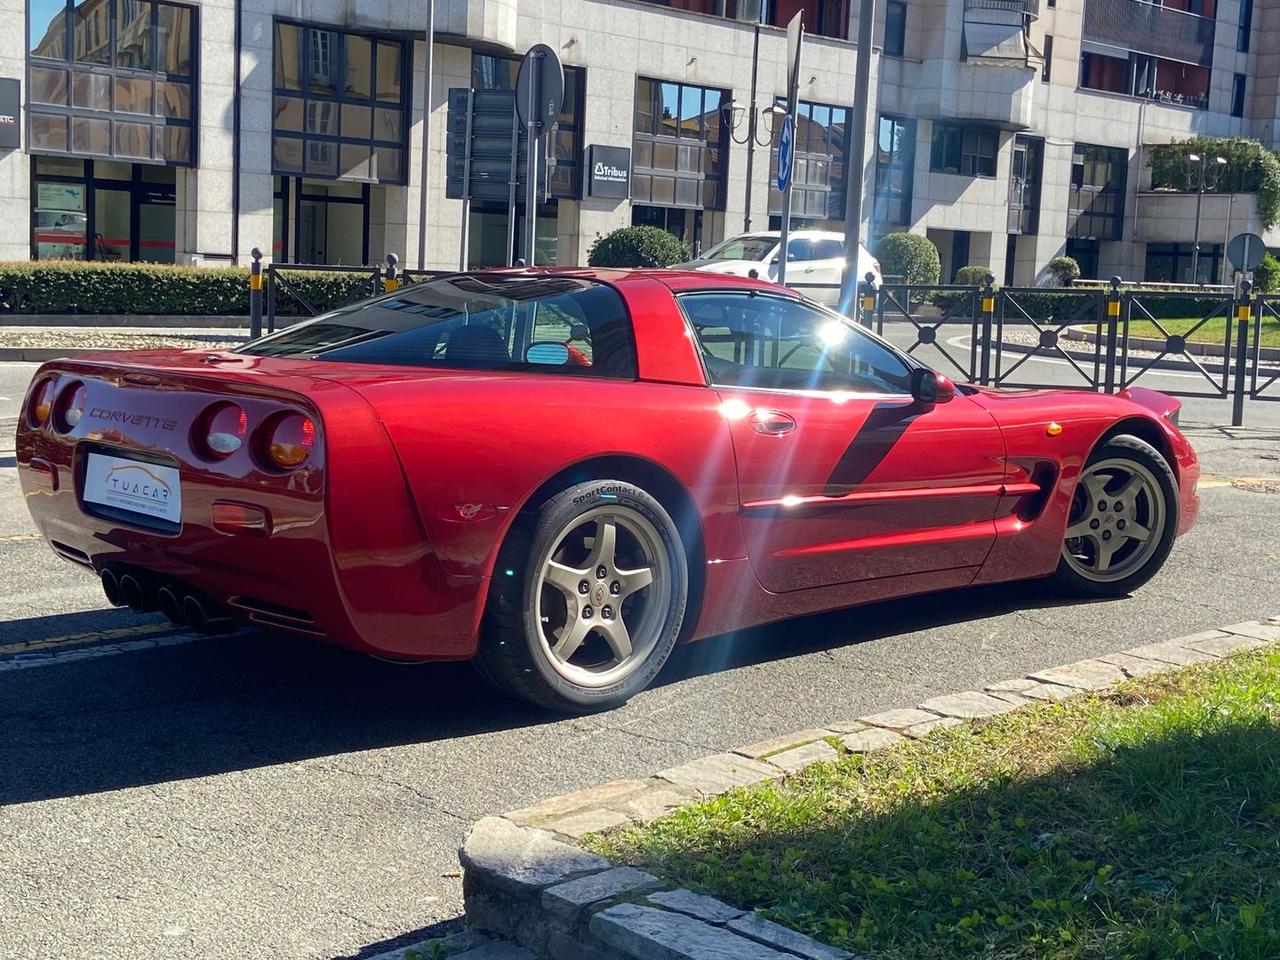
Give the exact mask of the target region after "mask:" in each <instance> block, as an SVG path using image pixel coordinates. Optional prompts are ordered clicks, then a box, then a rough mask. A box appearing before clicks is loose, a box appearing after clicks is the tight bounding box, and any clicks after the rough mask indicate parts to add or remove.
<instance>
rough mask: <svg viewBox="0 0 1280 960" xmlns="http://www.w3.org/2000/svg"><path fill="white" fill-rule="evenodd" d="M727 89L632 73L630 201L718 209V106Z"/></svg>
mask: <svg viewBox="0 0 1280 960" xmlns="http://www.w3.org/2000/svg"><path fill="white" fill-rule="evenodd" d="M728 100H729V94H728V91H725V90H718V89H715V88H713V87H695V86H692V85H690V84H685V83H672V82H670V81H666V80H650V79H647V78H645V77H638V78H636V107H635V122H634V131H635V132H634V135H633V140H632V161H631V162H632V168H633V170H632V175H631V197H632V201H633V202H634V203H636V204H653V205H655V206H660V207H683V208H686V209H695V210H703V209H705V210H723V209H724V200H725V197H724V176H725V168H726V166H727V160H728V158H727V156H726V145H725V134H726V132H727V131H726V129H725V125H724V124H723V123H722V122H721V116H720V111H721V108H722V107H723V106H724V105H725V104H726V103H728Z"/></svg>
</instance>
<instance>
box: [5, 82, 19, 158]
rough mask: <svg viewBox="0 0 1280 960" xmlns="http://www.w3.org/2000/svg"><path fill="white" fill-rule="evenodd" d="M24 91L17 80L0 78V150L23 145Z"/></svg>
mask: <svg viewBox="0 0 1280 960" xmlns="http://www.w3.org/2000/svg"><path fill="white" fill-rule="evenodd" d="M21 110H22V91H21V88H20V87H19V86H18V81H17V80H10V79H5V80H0V150H9V149H13V148H16V147H20V146H22V113H21Z"/></svg>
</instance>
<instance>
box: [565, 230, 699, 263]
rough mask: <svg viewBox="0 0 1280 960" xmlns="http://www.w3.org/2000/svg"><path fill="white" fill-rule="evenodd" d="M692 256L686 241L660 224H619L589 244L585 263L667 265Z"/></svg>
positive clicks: (680, 261) (681, 261)
mask: <svg viewBox="0 0 1280 960" xmlns="http://www.w3.org/2000/svg"><path fill="white" fill-rule="evenodd" d="M692 256H693V254H692V252H691V251H690V250H689V245H688V244H687V243H685V242H684V241H683V240H681V239H680V238H679V237H677V236H676V235H675V234H671V233H667V231H665V230H663V229H662V228H660V227H622V228H621V229H619V230H615V231H613V233H610V234H609V235H607V236H604V237H600V238H599V239H598V240H596V242H595V243H593V244H592V245H591V250H590V251H589V252H588V253H587V263H588V264H589V265H590V266H593V267H669V266H671V265H672V264H673V263H683V262H684V261H686V260H688V259H690V258H691V257H692Z"/></svg>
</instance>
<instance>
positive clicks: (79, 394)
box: [53, 380, 89, 433]
mask: <svg viewBox="0 0 1280 960" xmlns="http://www.w3.org/2000/svg"><path fill="white" fill-rule="evenodd" d="M88 396H89V391H88V390H86V389H85V387H84V384H83V383H81V382H80V381H79V380H77V381H76V382H75V383H72V384H69V385H67V386H65V387H63V388H62V393H60V394H59V395H58V405H57V407H56V409H55V410H54V416H53V425H54V426H55V427H57V428H58V429H59V430H61V431H62V432H63V433H69V432H70V431H72V430H74V429H75V428H76V427H77V426H78V425H79V423H80V420H81V419H82V418H83V417H84V405H85V401H86V400H87V399H88Z"/></svg>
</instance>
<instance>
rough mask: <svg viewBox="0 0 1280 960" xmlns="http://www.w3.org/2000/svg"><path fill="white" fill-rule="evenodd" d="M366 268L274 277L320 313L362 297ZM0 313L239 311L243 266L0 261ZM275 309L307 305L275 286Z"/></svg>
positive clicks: (244, 301)
mask: <svg viewBox="0 0 1280 960" xmlns="http://www.w3.org/2000/svg"><path fill="white" fill-rule="evenodd" d="M372 272H373V271H372V269H370V270H369V271H361V272H360V273H337V272H329V271H324V272H314V273H313V272H310V271H301V272H295V271H282V272H281V277H282V278H283V279H285V280H286V281H287V282H288V284H289V285H290V286H291V287H294V288H296V289H297V290H298V292H299V293H301V294H302V296H304V297H305V298H306V299H307V300H308V301H309V302H310V303H311V305H312V306H314V307H315V308H316V309H317V310H319V311H324V310H331V309H333V308H334V307H339V306H342V305H343V304H346V303H350V302H352V301H354V300H358V299H361V298H363V297H364V296H367V295H368V294H367V292H366V291H367V290H368V284H369V279H370V277H371V276H372ZM4 313H36V314H39V313H86V314H124V315H128V314H156V315H162V316H217V317H222V316H246V315H247V314H248V313H249V271H248V270H247V269H242V268H234V267H173V266H165V265H162V264H150V263H94V262H86V261H77V260H66V261H57V260H42V261H39V262H33V263H0V314H4ZM276 313H277V314H279V315H281V316H303V315H306V313H307V311H306V310H304V309H303V308H302V307H301V305H299V304H298V303H297V301H295V300H294V299H293V298H292V297H290V296H288V295H287V294H285V293H284V292H283V290H279V289H278V290H277V291H276Z"/></svg>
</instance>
